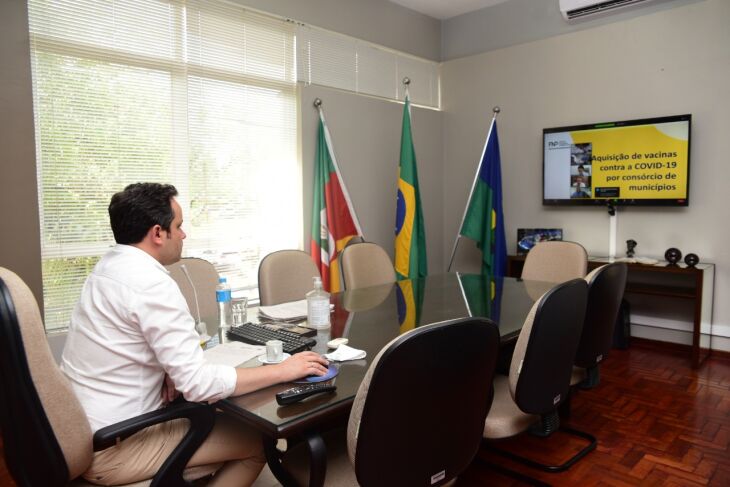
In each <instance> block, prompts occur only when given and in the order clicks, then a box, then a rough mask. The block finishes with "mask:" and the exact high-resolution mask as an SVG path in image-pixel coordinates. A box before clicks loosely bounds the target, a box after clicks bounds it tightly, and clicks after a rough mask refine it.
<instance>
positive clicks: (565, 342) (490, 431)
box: [483, 279, 597, 472]
mask: <svg viewBox="0 0 730 487" xmlns="http://www.w3.org/2000/svg"><path fill="white" fill-rule="evenodd" d="M587 296H588V287H587V284H586V282H585V281H584V280H583V279H573V280H571V281H568V282H565V283H562V284H558V285H557V286H555V287H554V288H553V289H551V290H550V291H548V292H547V293H545V294H544V295H543V297H542V298H540V299H539V300H538V301H537V302H536V303H535V304H534V306H533V307H532V309H531V310H530V313H529V314H528V316H527V318H526V319H525V323H524V325H523V327H522V330H521V331H520V335H519V338H518V339H517V345H516V346H515V351H514V355H513V357H512V363H511V366H510V371H509V376H503V375H497V376H496V378H495V380H494V403H493V404H492V409H491V410H490V411H489V415H488V416H487V420H486V422H485V423H484V438H485V439H486V441H485V442H484V443H483V445H484V446H485V448H488V449H490V450H494V451H496V452H498V453H500V454H502V455H504V456H507V457H508V458H510V459H512V460H516V461H519V462H521V463H524V464H526V465H529V466H531V467H535V468H540V469H542V470H545V471H549V472H560V471H563V470H566V469H568V468H570V467H571V466H572V465H573V464H574V463H575V462H577V461H578V460H579V459H581V458H583V457H584V456H585V455H586V454H588V453H589V452H590V451H591V450H593V449H594V448H595V447H596V444H597V442H596V439H595V438H594V437H593V436H591V435H588V434H586V433H583V432H580V431H576V430H573V429H571V428H566V427H561V426H560V418H559V416H558V407H559V406H560V404H561V403H563V402H564V401H565V400H566V399H567V398H568V391H569V389H570V378H571V374H572V370H573V359H574V357H575V352H576V350H577V348H578V342H579V341H580V335H581V330H582V328H583V320H584V318H585V309H586V300H587ZM558 429H560V430H561V431H564V432H566V433H568V434H571V435H574V436H577V437H580V438H583V439H584V440H587V441H588V445H587V446H586V447H584V448H583V449H581V450H580V451H579V452H578V453H577V454H575V455H574V456H572V457H571V458H569V459H568V460H567V461H565V462H564V463H562V464H560V465H544V464H542V463H539V462H537V461H535V460H532V459H529V458H526V457H523V456H521V455H517V454H515V453H512V452H509V451H505V450H502V449H500V448H498V446H497V444H496V442H493V441H492V440H498V439H501V438H509V437H512V436H515V435H518V434H520V433H523V432H525V431H528V430H529V431H530V432H531V433H532V434H534V435H537V436H549V435H551V434H553V433H554V432H555V431H557V430H558Z"/></svg>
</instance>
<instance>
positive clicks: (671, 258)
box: [664, 247, 682, 265]
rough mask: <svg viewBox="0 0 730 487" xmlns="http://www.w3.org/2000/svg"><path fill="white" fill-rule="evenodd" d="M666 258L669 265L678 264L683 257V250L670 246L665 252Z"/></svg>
mask: <svg viewBox="0 0 730 487" xmlns="http://www.w3.org/2000/svg"><path fill="white" fill-rule="evenodd" d="M664 258H665V259H666V260H667V262H669V265H677V262H679V259H681V258H682V252H680V251H679V249H675V248H674V247H671V248H668V249H667V251H666V252H664Z"/></svg>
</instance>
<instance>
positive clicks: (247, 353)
mask: <svg viewBox="0 0 730 487" xmlns="http://www.w3.org/2000/svg"><path fill="white" fill-rule="evenodd" d="M265 353H266V347H264V346H262V345H249V344H248V343H241V342H226V343H223V344H221V345H218V346H215V347H213V348H209V349H208V350H204V351H203V354H204V355H205V360H206V361H208V362H210V363H213V364H218V365H230V366H231V367H235V366H237V365H241V364H242V363H244V362H247V361H249V360H251V359H252V358H254V357H258V356H259V355H263V354H265Z"/></svg>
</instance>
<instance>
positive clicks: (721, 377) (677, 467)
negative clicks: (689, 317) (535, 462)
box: [457, 345, 730, 487]
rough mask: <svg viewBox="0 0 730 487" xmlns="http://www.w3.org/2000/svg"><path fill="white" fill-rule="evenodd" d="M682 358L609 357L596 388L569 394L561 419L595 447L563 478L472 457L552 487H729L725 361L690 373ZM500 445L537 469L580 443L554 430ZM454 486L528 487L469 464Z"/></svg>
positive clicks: (649, 354) (651, 351) (636, 349)
mask: <svg viewBox="0 0 730 487" xmlns="http://www.w3.org/2000/svg"><path fill="white" fill-rule="evenodd" d="M687 357H688V354H687V353H680V352H677V351H673V350H671V349H670V350H667V349H657V348H654V347H650V346H646V345H639V346H632V347H631V348H630V349H629V350H625V351H621V350H614V351H612V352H611V354H610V356H609V357H608V358H607V360H606V362H605V363H604V364H603V366H602V368H601V375H602V377H601V384H600V385H599V386H598V388H596V389H594V390H591V391H580V392H579V393H577V394H576V395H574V396H573V400H572V413H571V415H570V418H569V419H568V420H565V421H563V424H565V425H567V426H571V427H573V428H575V429H579V430H583V431H586V432H589V433H591V434H593V435H594V436H596V437H597V438H598V442H599V443H598V447H597V448H596V450H594V451H593V452H591V453H589V454H588V456H587V457H585V458H584V459H583V460H581V461H579V462H578V463H577V464H575V465H574V466H573V467H572V468H571V469H570V470H568V471H567V472H563V473H559V474H551V473H543V472H540V471H537V470H534V469H531V468H529V467H524V466H521V465H520V464H516V463H514V462H510V461H508V460H506V459H504V457H501V456H499V455H496V454H494V453H491V452H487V451H485V450H484V449H482V451H480V453H479V455H478V458H480V459H483V460H486V461H489V462H494V463H499V464H501V465H504V466H507V467H509V468H512V469H515V470H519V471H520V472H523V473H526V474H529V475H530V476H532V477H535V478H538V479H539V480H541V481H543V482H546V483H549V484H551V485H556V486H572V485H575V486H594V485H596V486H598V485H600V486H627V485H657V486H659V485H661V486H696V485H713V486H730V361H728V360H727V359H717V358H710V359H708V360H707V361H706V362H705V364H704V365H703V366H702V367H701V368H700V369H698V370H693V369H692V368H691V367H690V363H689V359H688V358H687ZM502 444H503V445H506V446H508V447H509V448H508V449H510V450H512V451H515V452H518V453H520V454H523V455H525V456H529V457H531V458H537V459H539V460H540V461H542V462H543V463H551V462H552V463H562V462H563V461H565V460H566V459H567V458H569V457H570V456H571V454H572V453H573V452H575V451H577V450H578V448H580V446H582V445H583V443H580V442H578V441H574V440H572V439H571V438H570V437H569V436H568V435H566V434H564V433H561V432H558V433H556V434H554V435H553V436H551V437H550V438H547V439H542V438H530V437H526V436H521V437H516V438H515V439H512V440H509V442H507V443H502ZM457 485H458V486H461V487H465V486H477V485H479V486H481V485H496V486H510V485H527V484H525V483H521V482H518V481H515V480H512V479H510V478H509V477H506V476H501V475H498V474H496V473H495V472H493V471H490V470H489V469H487V468H485V467H484V466H482V465H481V464H480V462H479V461H475V462H473V463H472V466H471V467H470V468H469V470H468V471H467V472H466V473H465V474H464V475H463V476H461V477H460V479H459V482H458V483H457Z"/></svg>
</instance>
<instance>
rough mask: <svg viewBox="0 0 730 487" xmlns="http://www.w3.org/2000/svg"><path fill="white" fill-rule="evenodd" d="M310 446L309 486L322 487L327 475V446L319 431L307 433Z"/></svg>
mask: <svg viewBox="0 0 730 487" xmlns="http://www.w3.org/2000/svg"><path fill="white" fill-rule="evenodd" d="M304 439H305V440H306V442H307V447H308V448H309V487H322V486H323V485H324V478H325V476H326V475H327V448H326V447H325V445H324V440H323V439H322V437H321V436H320V435H319V434H318V433H305V434H304Z"/></svg>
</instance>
